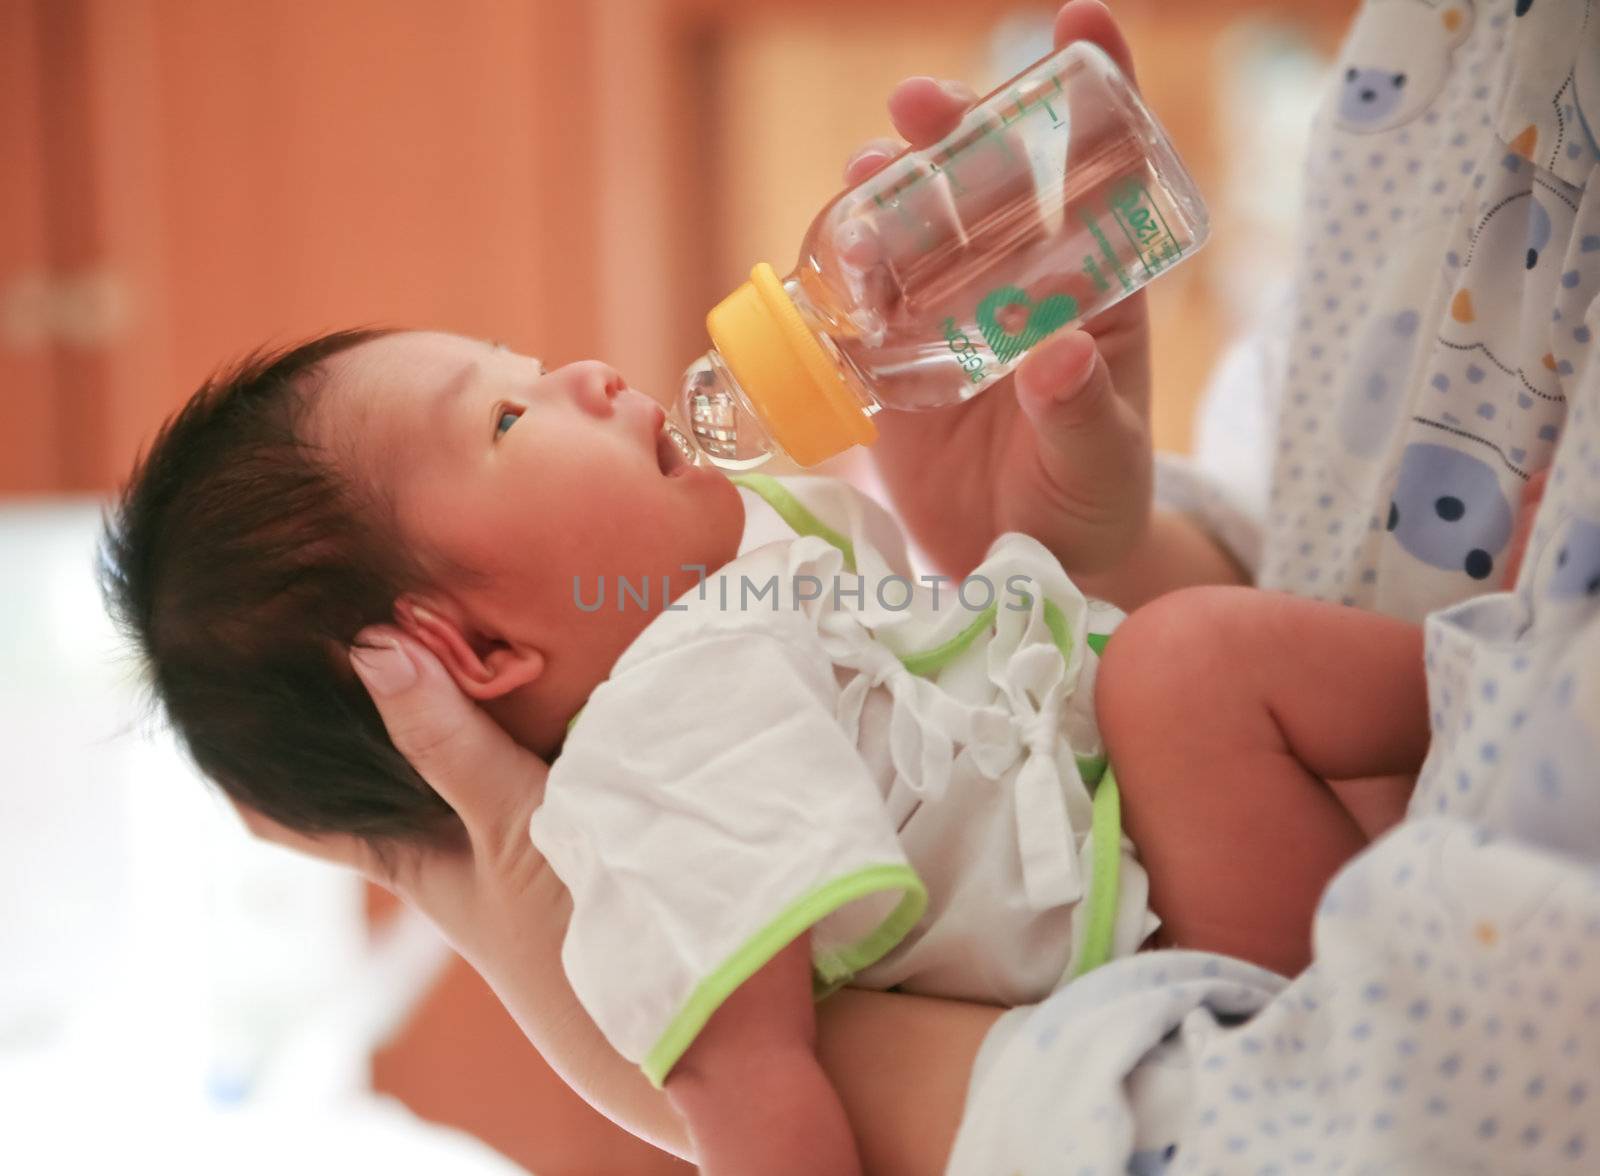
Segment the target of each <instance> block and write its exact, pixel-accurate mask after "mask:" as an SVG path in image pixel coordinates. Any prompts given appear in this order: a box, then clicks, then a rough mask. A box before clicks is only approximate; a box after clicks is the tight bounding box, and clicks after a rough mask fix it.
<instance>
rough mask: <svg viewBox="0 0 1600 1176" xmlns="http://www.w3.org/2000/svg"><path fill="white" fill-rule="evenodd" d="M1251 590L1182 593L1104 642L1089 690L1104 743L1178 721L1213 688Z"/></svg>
mask: <svg viewBox="0 0 1600 1176" xmlns="http://www.w3.org/2000/svg"><path fill="white" fill-rule="evenodd" d="M1257 591H1258V590H1257V589H1254V588H1240V587H1233V586H1226V587H1225V586H1212V585H1207V586H1204V587H1198V588H1184V589H1180V590H1179V591H1176V592H1169V593H1167V594H1166V595H1164V596H1159V597H1157V598H1156V599H1155V600H1153V601H1151V602H1150V603H1149V604H1146V605H1144V606H1143V607H1141V608H1139V609H1137V610H1136V611H1134V612H1133V613H1131V614H1129V616H1128V618H1127V619H1126V620H1124V621H1123V622H1122V624H1121V625H1119V626H1117V629H1116V631H1115V632H1114V633H1112V635H1111V640H1110V641H1109V642H1107V644H1106V651H1105V654H1104V657H1103V659H1102V661H1101V663H1100V671H1099V676H1098V678H1097V679H1096V684H1095V710H1096V713H1097V715H1098V717H1099V719H1100V724H1101V726H1102V727H1103V728H1104V729H1105V731H1106V736H1107V739H1108V740H1115V739H1116V737H1117V733H1118V732H1119V731H1121V730H1125V729H1126V728H1127V727H1128V726H1129V725H1130V724H1148V723H1149V722H1150V721H1151V719H1152V716H1154V715H1155V714H1158V713H1172V712H1176V713H1177V714H1178V715H1180V716H1181V715H1182V713H1183V712H1184V711H1185V710H1187V709H1189V708H1192V707H1194V706H1195V705H1196V701H1197V700H1198V699H1200V698H1202V697H1203V696H1204V692H1205V691H1206V690H1208V689H1215V688H1216V686H1217V683H1218V682H1219V681H1220V680H1221V678H1222V676H1224V675H1225V673H1226V666H1227V662H1228V658H1229V654H1230V651H1231V650H1236V649H1237V648H1238V646H1239V642H1240V639H1241V635H1242V634H1241V626H1243V625H1244V624H1245V623H1246V621H1245V613H1246V611H1247V608H1248V602H1249V597H1250V595H1252V594H1255V593H1257Z"/></svg>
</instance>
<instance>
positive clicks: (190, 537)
mask: <svg viewBox="0 0 1600 1176" xmlns="http://www.w3.org/2000/svg"><path fill="white" fill-rule="evenodd" d="M390 333H391V332H389V331H386V330H376V329H373V330H357V331H340V332H336V333H334V334H329V335H324V336H322V337H321V338H317V339H312V340H310V341H308V342H305V343H301V344H299V345H297V346H294V347H289V348H285V349H282V350H278V351H274V352H266V351H258V352H256V353H254V354H252V355H250V356H247V357H246V358H245V359H243V360H241V361H239V362H238V363H236V364H234V365H233V366H232V367H230V368H227V369H225V370H222V371H220V372H218V373H216V374H215V375H213V376H212V377H211V379H209V380H207V381H206V383H205V384H204V385H202V386H201V388H200V390H199V391H198V392H196V393H195V395H194V396H193V398H192V399H190V401H189V402H188V404H186V405H185V406H184V407H183V408H182V409H181V410H180V411H178V412H177V413H176V414H175V415H174V416H172V417H171V418H170V419H169V420H168V421H167V422H166V423H165V424H164V425H163V426H162V428H161V431H160V433H159V434H158V435H157V437H156V439H155V441H154V442H153V443H152V444H151V446H150V448H149V450H148V452H147V453H145V454H144V455H143V456H142V457H141V458H140V459H139V461H138V462H137V463H136V465H135V468H134V471H133V474H132V476H131V477H130V479H129V481H128V485H127V486H126V488H125V489H124V490H123V492H122V494H121V495H120V497H119V499H118V500H117V502H116V503H115V504H114V505H113V507H112V508H111V510H110V511H109V512H108V515H107V517H106V519H105V533H104V536H103V539H102V546H101V551H100V580H101V589H102V592H103V593H104V595H105V599H106V605H107V608H108V609H109V611H110V612H111V614H112V617H113V619H114V620H116V622H117V623H118V626H119V627H120V628H121V630H122V632H123V633H124V635H125V636H127V637H128V638H129V639H131V641H132V642H134V643H135V644H136V645H137V647H138V651H139V654H140V655H141V657H142V660H143V662H144V668H145V669H146V671H147V673H148V678H149V684H150V686H151V688H152V690H153V692H154V694H155V697H156V700H157V701H158V702H159V704H160V706H161V708H162V709H163V710H164V711H165V713H166V715H167V718H168V719H169V720H170V722H171V723H172V725H173V727H174V728H175V729H176V731H177V733H178V736H179V738H180V739H181V740H182V742H183V744H184V745H185V747H186V748H187V749H188V752H189V754H190V755H191V756H192V757H193V759H194V761H195V763H196V764H197V765H198V766H199V768H200V770H201V771H202V772H204V773H205V774H206V775H207V776H209V777H210V778H211V779H212V780H214V781H215V782H216V783H217V784H218V785H219V786H220V787H221V788H222V790H223V791H224V792H226V793H227V794H228V795H229V796H231V797H233V798H234V799H236V800H238V801H241V802H243V803H244V804H246V805H248V806H250V807H251V808H253V809H256V810H257V811H259V812H261V813H264V814H266V815H267V816H269V817H271V818H272V819H273V820H275V821H277V822H279V823H280V824H282V825H286V826H288V827H289V828H291V829H295V830H299V831H301V832H306V833H327V832H340V833H353V834H355V835H357V836H359V837H362V838H364V839H365V840H367V841H368V842H369V843H371V844H373V845H375V846H378V847H382V846H384V845H386V844H388V843H391V842H406V841H417V840H436V839H439V838H441V837H444V836H447V835H449V834H451V833H453V832H454V831H455V830H456V829H457V828H458V825H457V822H456V820H455V816H454V814H453V813H452V812H451V811H450V809H449V807H448V806H447V805H446V804H445V803H444V801H443V800H441V799H440V798H439V796H438V794H437V793H435V792H434V791H433V790H432V789H431V788H429V787H428V786H427V784H426V783H424V782H423V780H422V778H421V777H420V776H418V775H417V773H416V771H415V770H414V769H413V768H412V767H411V765H410V764H409V763H408V762H407V761H406V759H405V757H404V756H402V755H401V754H400V753H399V752H398V751H396V750H395V748H394V745H393V744H392V743H391V742H390V741H389V737H388V734H387V732H386V731H385V730H384V726H383V721H382V719H381V718H380V717H379V715H378V712H377V709H376V708H375V707H374V706H373V704H372V701H371V699H370V698H369V697H368V696H367V692H366V690H365V689H364V688H363V687H362V685H361V682H360V680H359V679H358V678H357V677H356V676H355V674H354V673H353V672H352V671H351V669H350V665H349V661H348V657H347V652H346V651H347V648H348V647H349V645H350V644H351V642H352V641H353V639H354V638H355V635H356V633H357V632H358V631H359V630H360V629H361V628H362V627H363V626H366V625H369V624H374V623H380V622H392V619H393V608H394V601H395V599H396V597H397V596H399V595H400V594H401V593H402V592H405V591H412V590H415V589H417V588H419V587H422V586H425V585H427V584H428V583H429V582H430V581H431V579H432V576H431V570H430V568H429V566H428V565H427V561H426V557H425V556H424V555H423V554H422V553H419V552H417V551H416V550H414V549H410V548H408V545H407V544H405V543H402V542H401V540H400V536H399V534H398V530H397V527H396V526H395V523H394V519H393V511H392V508H391V506H390V504H389V502H388V500H387V499H386V497H385V496H384V495H383V494H382V493H381V492H379V491H377V490H376V489H375V488H373V487H370V486H366V485H363V484H361V480H360V479H358V478H356V477H353V476H351V475H350V474H347V473H346V472H344V471H341V470H340V469H339V468H338V467H337V466H336V464H335V463H334V461H333V460H332V459H331V458H330V456H329V454H328V453H327V451H326V450H325V449H319V448H318V447H316V446H314V445H312V444H310V443H308V442H307V440H306V439H305V431H304V425H305V422H306V420H307V418H308V415H309V412H310V409H311V407H312V404H313V402H314V400H315V398H316V396H317V394H318V393H319V391H320V390H321V389H322V388H323V387H324V386H325V384H326V380H327V371H326V367H325V364H326V361H327V360H329V359H330V358H332V357H333V356H336V355H338V354H340V353H341V352H344V351H348V350H350V349H351V348H353V347H356V346H358V345H360V344H362V343H365V342H368V341H369V340H373V339H377V338H382V337H383V336H385V335H387V334H390Z"/></svg>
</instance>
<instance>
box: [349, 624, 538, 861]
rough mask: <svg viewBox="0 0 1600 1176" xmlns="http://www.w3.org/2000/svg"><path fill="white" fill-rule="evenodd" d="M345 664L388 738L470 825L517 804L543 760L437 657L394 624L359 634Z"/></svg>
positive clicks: (525, 795) (533, 783)
mask: <svg viewBox="0 0 1600 1176" xmlns="http://www.w3.org/2000/svg"><path fill="white" fill-rule="evenodd" d="M350 665H351V667H352V668H353V669H354V670H355V672H356V675H357V676H358V677H359V678H360V679H361V681H362V683H363V684H364V685H365V686H366V688H367V693H368V694H370V695H371V696H372V701H373V704H374V705H375V706H376V707H377V708H378V713H379V714H380V715H381V716H382V717H383V725H384V727H385V728H386V729H387V730H388V732H389V738H390V740H392V741H393V743H394V745H395V748H396V749H397V750H398V751H399V752H400V754H401V755H403V756H405V757H406V759H407V760H408V761H410V763H411V766H412V767H414V768H415V769H416V770H417V773H418V774H419V775H420V776H421V777H422V778H423V779H424V780H426V781H427V782H428V784H429V785H430V786H431V787H432V788H433V789H434V790H435V791H436V792H438V793H439V795H440V796H442V797H444V800H445V803H447V804H448V805H449V806H450V807H451V808H452V809H454V810H455V812H456V814H457V815H458V816H459V817H460V818H461V819H462V821H463V822H465V823H466V825H467V828H468V829H469V830H472V829H473V828H474V827H475V826H481V825H483V824H484V823H485V822H493V821H495V820H496V819H497V818H500V817H503V816H505V815H507V813H508V811H509V810H511V809H518V810H520V809H522V808H523V807H525V805H524V804H523V803H520V802H525V801H526V800H527V798H528V796H529V791H530V789H535V788H538V787H540V786H542V784H543V781H544V776H545V772H546V768H545V764H544V762H543V761H542V760H540V759H539V757H538V756H536V755H534V754H533V753H532V752H530V751H528V750H527V749H526V748H523V747H521V746H520V745H518V744H517V743H516V741H515V740H513V739H512V738H511V736H510V735H509V734H507V733H506V731H505V729H504V728H502V727H501V726H500V725H499V724H498V723H496V722H495V721H494V720H493V719H491V718H490V717H489V716H488V714H486V713H485V712H484V711H483V710H482V709H481V708H480V707H479V706H478V705H477V704H476V703H474V702H473V701H472V700H471V699H470V698H468V697H467V696H466V695H465V694H463V693H461V691H460V689H458V688H457V686H456V684H455V682H453V681H452V680H451V678H450V675H449V674H448V673H446V672H445V668H444V667H443V666H442V665H440V664H439V660H438V659H437V658H436V657H434V656H433V654H431V653H429V652H428V651H427V650H426V649H425V648H423V647H422V646H421V645H420V644H418V643H417V642H415V641H412V640H411V639H410V638H408V637H406V636H405V635H404V634H403V633H400V632H399V631H397V630H394V629H390V628H386V627H376V628H369V629H363V630H362V631H361V632H360V633H358V634H357V635H356V640H355V644H354V646H353V647H352V649H351V652H350Z"/></svg>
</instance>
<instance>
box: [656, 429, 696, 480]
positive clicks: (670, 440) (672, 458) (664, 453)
mask: <svg viewBox="0 0 1600 1176" xmlns="http://www.w3.org/2000/svg"><path fill="white" fill-rule="evenodd" d="M676 432H677V430H675V429H674V428H673V427H672V425H671V424H670V423H667V422H663V423H662V425H661V428H660V429H659V430H658V431H657V432H656V464H657V465H659V466H660V467H661V472H662V474H663V475H664V476H666V477H668V478H670V477H672V476H673V475H674V474H680V473H682V472H683V471H684V470H686V469H689V468H690V463H689V456H688V454H686V453H684V451H683V448H682V445H681V443H680V442H679V441H678V440H677V438H676V436H675V434H676Z"/></svg>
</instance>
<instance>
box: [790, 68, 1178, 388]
mask: <svg viewBox="0 0 1600 1176" xmlns="http://www.w3.org/2000/svg"><path fill="white" fill-rule="evenodd" d="M1023 104H1024V109H1025V110H1026V111H1027V113H1028V117H1030V118H1032V119H1034V120H1035V121H1034V123H1033V125H1031V126H1028V127H1026V128H1025V129H1026V131H1027V132H1028V133H1027V134H1023V133H1022V132H1021V131H1019V130H1017V129H1016V127H1015V125H1014V124H1008V123H1004V122H1003V121H1002V119H1003V116H1002V115H996V114H994V113H992V112H991V113H990V114H989V115H988V117H986V118H982V119H978V120H973V123H974V125H972V126H970V127H966V126H964V127H963V128H962V129H961V130H960V131H958V134H957V135H956V136H954V137H953V138H952V139H950V140H947V145H946V146H945V147H944V148H943V149H942V150H940V151H939V152H936V153H934V154H932V156H931V157H929V156H928V155H927V153H924V154H923V155H922V156H921V157H919V156H916V155H913V156H907V157H905V158H904V159H903V160H901V161H898V164H891V165H890V169H894V168H896V167H898V169H899V174H897V175H891V176H889V177H887V178H886V182H881V183H879V184H878V185H877V186H876V188H875V189H874V188H867V187H864V188H863V189H858V191H857V193H851V194H847V196H846V197H845V198H843V200H842V201H841V202H840V203H839V204H837V205H835V206H834V207H833V208H831V209H829V210H827V211H825V213H824V215H823V217H822V218H819V224H818V225H817V226H814V228H813V234H812V236H813V238H814V239H813V240H812V241H811V244H812V245H813V247H814V250H815V251H814V252H813V253H812V254H811V255H810V256H809V257H808V258H807V259H806V260H807V262H808V263H809V264H803V265H802V266H801V268H800V270H799V271H797V275H796V276H797V279H798V285H799V287H800V289H801V291H802V292H803V297H804V301H805V302H806V303H809V304H810V307H811V308H812V309H813V311H814V313H815V314H816V317H817V319H818V320H819V326H820V327H821V329H822V334H823V335H824V337H825V340H826V341H828V342H831V343H832V344H833V347H834V350H835V352H836V354H837V356H838V357H839V358H840V359H841V360H842V361H843V363H844V365H845V366H846V368H847V370H848V371H850V372H851V373H852V374H853V375H854V376H855V377H856V378H857V379H858V380H859V381H861V383H862V384H864V385H865V386H866V388H867V389H870V400H876V401H877V402H878V405H881V406H884V407H892V408H931V407H935V406H937V405H941V404H950V403H955V402H959V401H962V400H967V399H970V398H971V397H973V396H975V395H977V394H978V393H979V392H981V391H982V390H983V389H984V388H986V387H988V386H989V385H990V384H992V383H993V382H994V381H995V380H998V379H999V378H1001V377H1002V376H1004V375H1005V374H1006V373H1008V372H1009V371H1011V370H1012V369H1013V368H1014V367H1015V366H1016V364H1017V363H1018V362H1019V361H1020V359H1021V357H1022V355H1023V354H1025V353H1026V352H1027V351H1028V350H1030V349H1031V348H1032V347H1033V346H1034V345H1036V344H1037V343H1038V342H1039V340H1041V339H1042V338H1044V337H1045V336H1046V335H1048V334H1051V333H1053V332H1054V331H1057V330H1060V329H1062V328H1065V327H1069V326H1073V325H1076V324H1077V323H1080V322H1082V321H1083V320H1084V319H1086V318H1089V317H1091V316H1093V315H1094V314H1095V313H1097V312H1099V311H1101V310H1104V309H1105V308H1106V307H1108V306H1110V305H1111V304H1112V303H1114V302H1116V301H1118V300H1120V299H1121V298H1123V297H1125V296H1126V295H1127V294H1129V293H1131V292H1132V291H1133V290H1135V289H1137V288H1138V287H1140V286H1142V285H1143V284H1144V283H1145V282H1147V281H1148V280H1149V279H1150V278H1151V277H1153V276H1155V275H1156V274H1157V273H1159V272H1161V271H1162V270H1164V269H1166V268H1167V267H1168V266H1170V265H1171V264H1172V263H1173V262H1175V261H1176V260H1178V258H1180V257H1181V256H1183V255H1184V254H1185V253H1187V252H1189V251H1191V250H1192V249H1193V248H1194V247H1195V246H1197V245H1198V244H1199V242H1200V240H1201V239H1202V238H1203V236H1204V232H1205V224H1204V213H1203V210H1201V209H1199V208H1198V207H1196V206H1195V205H1194V204H1192V203H1191V202H1190V201H1188V200H1187V199H1186V198H1185V197H1184V196H1183V195H1182V194H1181V193H1180V192H1177V191H1174V190H1173V189H1172V188H1171V187H1169V186H1168V184H1167V182H1166V181H1165V180H1164V178H1163V177H1164V175H1167V176H1170V175H1177V176H1182V175H1183V172H1182V167H1181V164H1179V163H1178V162H1177V160H1176V159H1175V157H1171V156H1170V153H1168V152H1166V151H1165V149H1164V146H1163V145H1162V144H1161V143H1159V142H1155V141H1152V140H1151V139H1149V138H1147V137H1145V136H1143V135H1141V134H1139V133H1137V132H1135V131H1132V130H1130V129H1129V126H1128V124H1127V123H1126V122H1124V121H1121V120H1115V119H1111V118H1103V119H1100V120H1099V121H1098V122H1096V121H1095V119H1094V112H1092V111H1091V112H1088V114H1087V115H1085V114H1083V113H1079V114H1078V127H1077V128H1076V129H1075V130H1074V129H1072V128H1070V127H1069V126H1068V121H1069V120H1068V119H1066V118H1065V117H1061V113H1060V112H1057V111H1050V112H1049V113H1050V114H1051V115H1053V116H1056V124H1054V125H1053V126H1042V124H1043V120H1044V118H1045V117H1046V116H1045V114H1044V113H1041V110H1042V107H1041V105H1039V104H1035V105H1032V106H1029V105H1028V104H1027V101H1026V98H1024V100H1023ZM1057 128H1059V130H1057ZM996 140H999V142H998V143H997V142H996ZM1007 152H1009V153H1012V155H1013V158H1006V155H1005V153H1007ZM1017 152H1021V153H1022V154H1024V155H1025V156H1026V161H1027V162H1026V165H1025V166H1024V165H1020V164H1019V162H1018V160H1017V159H1016V158H1014V155H1015V153H1017ZM986 158H987V160H988V167H987V168H985V166H984V161H985V159H986ZM890 169H886V171H887V170H890ZM1185 178H1186V177H1185ZM829 222H831V223H829ZM870 400H869V401H868V404H867V405H866V407H868V410H869V411H871V410H872V409H873V408H874V407H876V406H873V405H871V404H870Z"/></svg>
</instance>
